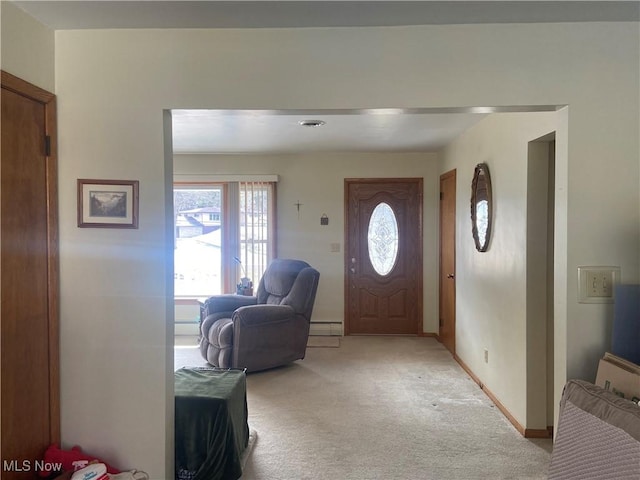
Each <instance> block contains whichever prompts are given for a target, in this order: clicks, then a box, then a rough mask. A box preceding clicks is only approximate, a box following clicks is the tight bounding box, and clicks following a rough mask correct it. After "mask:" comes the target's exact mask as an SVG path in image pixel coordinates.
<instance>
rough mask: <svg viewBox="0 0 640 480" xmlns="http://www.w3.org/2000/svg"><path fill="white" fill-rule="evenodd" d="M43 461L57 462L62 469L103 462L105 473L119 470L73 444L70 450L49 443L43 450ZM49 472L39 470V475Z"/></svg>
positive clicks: (72, 469)
mask: <svg viewBox="0 0 640 480" xmlns="http://www.w3.org/2000/svg"><path fill="white" fill-rule="evenodd" d="M44 461H45V462H46V463H59V464H62V470H63V471H65V472H66V471H68V470H71V471H75V470H80V469H81V468H84V467H86V466H87V465H89V464H90V463H95V462H98V463H104V464H105V466H106V467H107V473H120V470H118V469H117V468H113V467H112V466H110V465H109V464H107V463H105V462H104V461H102V460H100V459H99V458H96V457H94V456H92V455H89V454H86V453H84V452H83V451H82V450H81V449H80V447H78V446H75V447H73V448H72V449H71V450H62V449H61V448H60V447H59V446H58V445H56V444H53V445H50V446H49V448H47V450H46V451H45V452H44ZM50 473H51V472H45V471H41V472H40V476H41V477H43V478H44V477H48V476H49V475H50Z"/></svg>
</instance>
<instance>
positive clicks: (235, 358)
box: [200, 259, 320, 372]
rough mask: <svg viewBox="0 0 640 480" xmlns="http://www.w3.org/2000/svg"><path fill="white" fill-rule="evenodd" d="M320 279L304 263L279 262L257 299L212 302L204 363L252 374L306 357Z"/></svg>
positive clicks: (204, 330) (205, 318)
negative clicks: (244, 369)
mask: <svg viewBox="0 0 640 480" xmlns="http://www.w3.org/2000/svg"><path fill="white" fill-rule="evenodd" d="M319 278H320V273H319V272H318V271H317V270H316V269H315V268H313V267H311V266H310V265H309V264H308V263H306V262H303V261H301V260H284V259H276V260H274V261H273V262H271V264H270V265H269V266H268V267H267V270H266V272H265V273H264V275H263V276H262V279H261V280H260V284H259V285H258V290H257V292H256V296H251V297H248V296H242V295H214V296H213V297H210V298H208V299H207V301H206V302H205V303H204V306H203V309H202V316H201V323H200V334H201V337H200V352H201V353H202V356H203V357H204V359H205V360H206V361H207V362H209V363H210V364H211V365H213V366H215V367H220V368H246V369H247V371H248V372H252V371H258V370H265V369H268V368H273V367H277V366H280V365H284V364H286V363H289V362H293V361H294V360H298V359H302V358H304V356H305V352H306V348H307V340H308V337H309V323H310V321H311V312H312V311H313V303H314V301H315V297H316V291H317V289H318V280H319Z"/></svg>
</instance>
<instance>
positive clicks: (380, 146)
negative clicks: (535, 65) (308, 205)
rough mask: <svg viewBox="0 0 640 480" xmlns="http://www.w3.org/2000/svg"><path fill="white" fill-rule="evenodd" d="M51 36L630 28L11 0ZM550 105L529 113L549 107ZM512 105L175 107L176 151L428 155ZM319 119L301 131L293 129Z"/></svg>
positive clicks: (457, 6) (632, 16) (397, 12)
mask: <svg viewBox="0 0 640 480" xmlns="http://www.w3.org/2000/svg"><path fill="white" fill-rule="evenodd" d="M14 3H15V4H16V5H18V7H19V8H21V9H22V10H24V11H26V12H27V13H28V14H29V15H31V16H32V17H34V18H36V19H37V20H38V21H40V22H41V23H43V24H45V25H47V26H49V27H50V28H52V29H54V30H75V29H101V28H109V29H114V28H308V27H364V26H410V25H435V24H438V25H442V24H477V23H531V22H591V21H638V20H640V2H638V1H633V2H618V1H586V2H585V1H493V2H484V1H362V0H361V1H319V0H316V1H306V2H305V1H243V0H236V1H230V2H224V1H153V0H147V1H17V2H14ZM554 109H555V107H554V106H547V107H536V108H534V109H530V110H534V111H540V110H554ZM501 111H523V109H522V108H521V107H517V108H509V107H506V108H500V109H494V108H478V107H476V108H462V109H461V108H452V109H367V110H331V111H328V110H315V111H295V110H277V111H274V110H268V111H267V110H262V111H257V110H242V111H240V110H174V111H173V112H172V114H173V130H174V135H173V143H174V151H175V152H176V153H294V152H311V151H435V150H438V149H440V148H442V146H444V145H446V144H447V143H449V142H450V141H451V140H452V139H454V138H455V137H457V136H458V135H460V134H461V133H462V132H463V131H465V130H467V129H468V128H470V127H471V126H472V125H474V124H475V123H477V122H478V121H480V120H481V119H482V118H484V116H486V115H487V114H489V113H494V112H501ZM305 120H321V121H323V122H324V125H322V126H319V127H304V126H301V125H300V122H302V121H305Z"/></svg>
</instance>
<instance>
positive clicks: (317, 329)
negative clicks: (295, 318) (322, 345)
mask: <svg viewBox="0 0 640 480" xmlns="http://www.w3.org/2000/svg"><path fill="white" fill-rule="evenodd" d="M309 335H313V336H338V337H341V336H342V324H341V323H331V322H311V325H310V326H309Z"/></svg>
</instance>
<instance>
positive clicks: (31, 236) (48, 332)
mask: <svg viewBox="0 0 640 480" xmlns="http://www.w3.org/2000/svg"><path fill="white" fill-rule="evenodd" d="M1 103H2V134H1V139H2V140H1V143H2V146H1V150H2V151H1V163H0V180H1V193H0V223H1V228H0V242H1V247H2V252H1V256H0V272H1V273H0V277H1V278H0V281H1V282H2V293H1V296H2V304H1V311H0V315H1V316H2V324H1V327H0V332H1V333H0V337H1V338H0V345H1V347H0V348H1V352H0V366H1V368H2V375H1V376H2V379H1V381H0V384H1V393H0V396H1V398H2V407H1V408H2V411H1V415H2V417H1V434H2V447H1V448H2V458H1V461H2V470H3V472H2V478H3V479H6V480H10V479H19V478H34V469H35V467H36V463H35V461H36V459H42V457H43V454H44V451H45V449H46V447H47V446H48V445H50V444H51V443H53V442H56V443H59V442H60V413H59V358H58V355H59V338H58V266H57V261H58V253H57V251H58V250H57V249H58V247H57V189H56V185H57V174H56V168H57V167H56V160H55V157H54V155H53V154H52V152H53V151H55V145H54V143H55V97H54V96H53V95H52V94H50V93H48V92H45V91H44V90H41V89H39V88H38V87H35V86H33V85H31V84H29V83H27V82H24V81H22V80H20V79H18V78H16V77H14V76H12V75H9V74H7V73H6V72H2V97H1ZM47 137H48V138H47Z"/></svg>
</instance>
